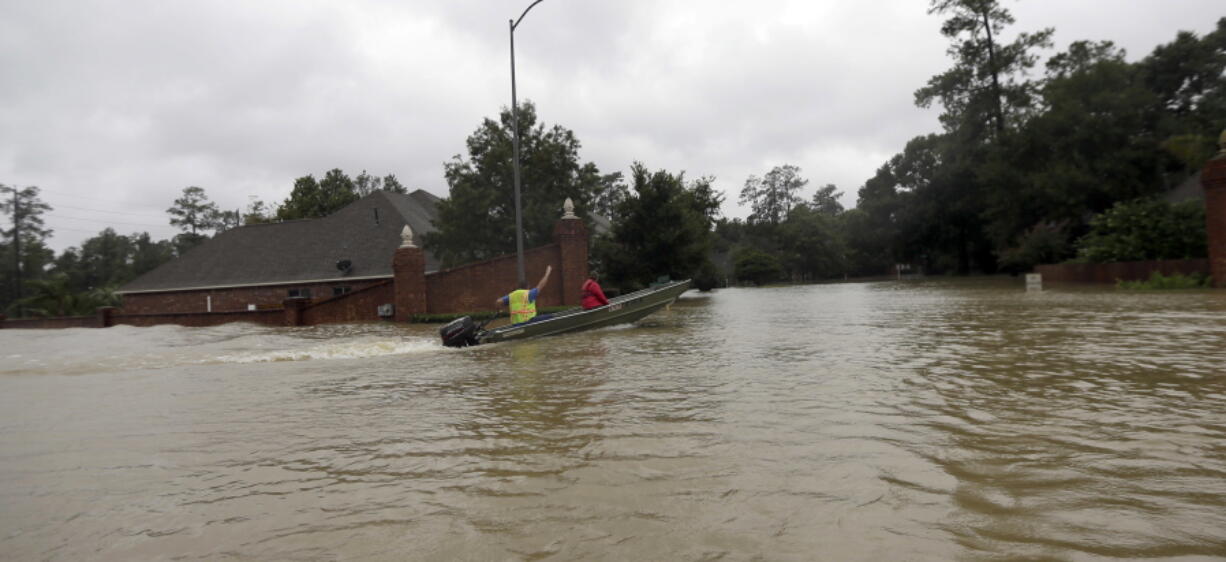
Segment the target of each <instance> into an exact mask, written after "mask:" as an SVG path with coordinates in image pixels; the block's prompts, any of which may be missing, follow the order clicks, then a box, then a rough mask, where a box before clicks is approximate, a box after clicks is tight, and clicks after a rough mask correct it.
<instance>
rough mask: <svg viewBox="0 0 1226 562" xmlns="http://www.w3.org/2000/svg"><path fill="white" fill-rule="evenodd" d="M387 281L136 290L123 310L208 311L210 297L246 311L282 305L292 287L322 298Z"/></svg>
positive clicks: (221, 306)
mask: <svg viewBox="0 0 1226 562" xmlns="http://www.w3.org/2000/svg"><path fill="white" fill-rule="evenodd" d="M387 282H388V281H387V280H386V279H367V280H362V281H352V282H344V281H336V282H329V283H287V284H285V285H269V286H264V287H236V288H231V289H209V290H189V291H167V292H161V293H136V294H128V295H124V296H123V312H124V314H168V313H174V314H179V313H198V312H208V311H209V309H208V306H209V299H210V297H211V298H212V306H213V310H212V311H213V312H235V311H246V310H247V305H249V304H254V305H256V307H257V308H281V306H282V303H283V302H284V301H285V299H286V298H287V297H288V296H289V291H290V290H291V289H298V290H303V289H305V290H309V291H310V294H311V301H312V302H319V301H324V300H327V299H330V298H332V290H333V288H334V287H349V289H350V291H351V292H357V291H361V290H363V289H366V288H367V287H371V286H374V285H378V284H381V283H387ZM389 302H391V301H389Z"/></svg>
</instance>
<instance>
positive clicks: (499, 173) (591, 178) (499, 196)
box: [424, 102, 616, 265]
mask: <svg viewBox="0 0 1226 562" xmlns="http://www.w3.org/2000/svg"><path fill="white" fill-rule="evenodd" d="M519 129H520V136H521V139H520V158H521V160H522V166H521V172H522V177H521V184H522V189H521V202H522V210H523V212H522V217H523V227H524V232H523V234H524V247H526V248H530V247H533V246H539V245H542V244H546V243H548V242H549V241H550V239H551V235H552V232H553V223H554V221H556V220H557V219H558V217H560V216H561V210H562V203H563V202H564V201H565V200H566V199H567V198H570V199H571V200H572V201H573V202H574V204H575V214H577V215H578V216H580V217H586V216H587V213H588V211H589V210H591V209H592V208H593V204H594V202H595V201H596V200H597V199H598V198H599V197H600V196H601V194H603V193H605V191H606V190H608V189H610V188H611V187H613V186H615V185H616V182H610V181H608V180H607V178H608V176H602V175H601V174H600V171H599V170H598V169H597V168H596V166H595V165H594V164H590V163H589V164H586V165H580V163H579V148H580V143H579V140H578V139H577V138H575V135H574V133H573V132H571V131H570V130H569V129H566V128H564V127H562V126H560V125H554V126H552V127H550V128H546V127H545V125H543V124H539V123H537V116H536V108H535V106H533V105H532V104H531V103H530V102H528V103H524V104H523V105H522V106H521V107H520V110H519ZM466 144H467V149H468V157H467V159H465V158H463V157H461V156H460V155H458V154H457V155H456V156H455V157H454V158H453V159H452V160H451V161H450V162H447V163H446V164H444V166H443V171H444V175H445V177H446V179H447V185H448V187H449V189H450V194H449V196H448V197H447V198H446V199H444V200H442V201H440V202H439V204H438V218H437V219H436V220H435V223H434V226H435V228H436V229H437V230H436V231H435V232H432V233H428V234H426V235H425V236H424V244H425V247H426V248H427V249H429V250H430V251H432V252H433V253H434V255H436V256H438V257H439V259H440V260H442V262H443V263H444V264H445V265H455V264H459V263H464V262H469V261H478V260H484V259H489V258H492V257H495V256H498V255H503V254H508V253H512V252H514V251H515V249H516V244H515V190H514V182H513V177H512V176H513V170H512V147H511V112H510V111H509V110H507V109H503V111H502V113H501V115H500V120H499V121H494V120H493V119H485V120H484V121H483V122H482V123H481V126H480V127H478V128H477V130H476V131H474V132H473V134H472V135H470V136H469V137H468V140H467V143H466Z"/></svg>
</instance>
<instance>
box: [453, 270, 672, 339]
mask: <svg viewBox="0 0 1226 562" xmlns="http://www.w3.org/2000/svg"><path fill="white" fill-rule="evenodd" d="M689 288H690V280H689V279H686V280H684V281H673V282H669V283H663V284H660V285H657V286H653V287H649V288H647V289H643V290H641V291H635V292H633V293H628V294H625V295H621V296H618V297H614V298H612V299H609V304H606V305H604V306H601V307H598V308H592V309H589V310H583V309H582V308H578V307H576V308H571V309H567V310H563V311H561V312H557V313H554V314H552V315H545V316H544V317H543V318H541V319H540V320H536V319H533V320H531V321H528V322H522V323H519V324H510V325H507V326H501V327H498V328H494V329H492V330H486V329H485V325H486V324H488V323H489V322H490V320H493V319H492V318H491V319H490V320H487V321H485V322H484V323H481V324H478V323H476V322H475V321H474V320H473V319H472V317H471V316H465V317H462V318H458V319H456V320H453V321H452V322H451V323H449V324H447V325H446V326H443V327H442V328H440V329H439V335H440V336H442V338H443V345H445V346H447V347H468V346H473V345H481V344H486V343H497V342H503V341H512V340H520V339H527V338H536V337H542V336H552V335H557V334H564V333H568V332H578V331H580V330H591V329H593V328H603V327H605V326H612V325H614V324H626V323H630V322H635V321H638V320H639V319H642V318H643V317H645V316H647V315H648V314H651V313H653V312H655V311H657V310H660V309H661V308H664V307H666V306H668V305H670V304H672V303H673V301H675V300H677V297H678V296H680V295H681V293H684V292H685V290H686V289H689Z"/></svg>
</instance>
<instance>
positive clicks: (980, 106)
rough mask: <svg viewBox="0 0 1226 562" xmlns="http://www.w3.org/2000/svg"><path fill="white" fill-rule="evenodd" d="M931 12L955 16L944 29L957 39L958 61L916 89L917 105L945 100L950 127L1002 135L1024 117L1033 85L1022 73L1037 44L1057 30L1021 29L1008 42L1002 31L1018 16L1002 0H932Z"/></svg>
mask: <svg viewBox="0 0 1226 562" xmlns="http://www.w3.org/2000/svg"><path fill="white" fill-rule="evenodd" d="M928 13H930V14H931V13H938V14H948V15H949V19H947V20H945V23H944V24H943V25H942V26H941V34H942V35H944V36H946V37H948V38H949V39H950V41H951V42H952V45H950V47H949V50H948V51H947V52H948V53H949V55H950V56H951V57H953V59H954V60H955V64H954V67H953V68H951V69H949V70H947V71H945V72H943V73H941V74H938V75H936V76H933V77H932V78H931V79H929V80H928V85H927V86H924V87H923V88H920V89H919V90H917V91H916V92H915V103H916V105H919V106H921V107H928V106H930V105H931V104H932V102H933V101H934V100H940V101H941V104H942V105H943V106H944V107H945V112H944V113H942V114H941V122H942V123H943V124H944V125H945V129H946V130H947V131H964V132H965V136H966V137H967V138H976V139H978V138H987V137H989V136H997V137H999V136H1000V135H1001V134H1003V133H1004V132H1005V129H1006V128H1007V127H1009V126H1010V125H1011V124H1012V123H1015V122H1017V121H1018V120H1019V119H1020V118H1021V117H1023V116H1024V109H1025V108H1027V107H1028V105H1029V102H1030V96H1031V89H1032V86H1031V84H1030V83H1029V82H1027V81H1025V80H1020V79H1019V78H1018V75H1019V74H1021V73H1024V72H1025V71H1026V70H1028V69H1029V68H1030V67H1032V66H1033V65H1034V63H1035V62H1036V58H1035V56H1034V55H1033V54H1031V50H1032V49H1034V48H1036V47H1048V46H1050V45H1051V35H1052V29H1050V28H1048V29H1043V30H1040V31H1038V32H1037V33H1019V34H1018V36H1017V38H1016V39H1014V41H1013V42H1012V43H1009V44H1006V45H1002V44H1000V43H999V37H1000V33H1001V32H1002V31H1003V30H1004V27H1005V26H1006V25H1009V24H1012V23H1013V21H1014V20H1013V16H1012V15H1011V14H1010V13H1009V10H1006V9H1005V8H1002V7H1000V5H999V3H998V2H997V0H932V4H931V5H930V7H929V10H928ZM983 123H991V131H990V132H989V131H983V130H982V124H983Z"/></svg>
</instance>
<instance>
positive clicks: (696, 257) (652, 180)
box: [594, 162, 722, 287]
mask: <svg viewBox="0 0 1226 562" xmlns="http://www.w3.org/2000/svg"><path fill="white" fill-rule="evenodd" d="M630 177H631V184H632V189H633V190H634V192H633V194H631V195H630V196H629V197H627V198H626V200H624V201H622V202H621V203H620V204H619V205H618V206H617V209H616V211H615V214H614V221H613V232H612V234H611V236H610V237H609V238H608V239H605V240H601V241H599V243H598V244H597V247H596V251H595V252H594V253H595V254H596V258H597V261H598V262H600V263H601V265H602V266H603V269H604V270H605V271H606V273H607V274H608V276H609V277H610V278H612V279H614V280H616V281H618V282H621V283H626V284H629V285H630V286H632V287H642V286H646V285H647V284H649V283H651V282H652V281H654V280H655V279H656V278H658V277H661V276H668V277H670V278H672V279H686V278H690V277H693V276H694V275H696V274H697V273H698V272H699V271H700V270H701V269H702V268H703V266H704V265H705V264H706V263H707V262H709V260H710V250H711V243H712V234H711V227H712V225H713V222H714V218H715V216H716V215H717V214H718V212H719V206H720V203H721V202H722V195H720V194H718V193H716V192H715V191H714V189H712V187H711V179H710V178H700V179H698V180H696V181H694V182H690V183H689V184H688V185H687V183H686V181H685V179H684V174H671V173H669V172H666V171H664V170H659V171H656V172H649V171H648V170H647V167H646V166H644V165H643V164H642V163H640V162H635V163H634V165H633V166H631V168H630Z"/></svg>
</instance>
